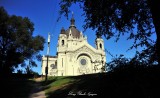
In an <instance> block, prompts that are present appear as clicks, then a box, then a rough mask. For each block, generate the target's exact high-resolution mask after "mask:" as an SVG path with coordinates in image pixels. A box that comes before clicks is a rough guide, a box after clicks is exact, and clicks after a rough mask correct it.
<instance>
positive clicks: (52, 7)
mask: <svg viewBox="0 0 160 98" xmlns="http://www.w3.org/2000/svg"><path fill="white" fill-rule="evenodd" d="M59 1H60V0H0V6H3V7H4V8H5V9H6V11H7V12H8V14H9V15H13V14H14V15H17V16H22V17H28V18H29V19H30V20H31V21H32V22H33V23H34V28H35V30H34V32H33V35H34V36H36V35H41V36H43V37H44V38H45V39H46V41H47V37H48V32H50V33H51V35H52V37H51V43H50V55H56V51H57V42H58V35H59V33H60V30H61V28H62V27H64V28H65V29H68V27H69V26H70V18H71V14H69V20H67V19H66V17H64V16H62V17H61V19H60V21H59V22H57V18H58V17H59V12H58V11H59V9H60V8H59V4H58V3H59ZM70 10H71V11H73V12H74V18H75V20H76V22H75V24H76V27H77V29H78V30H80V31H83V27H82V25H83V24H84V19H85V17H82V16H81V15H82V13H83V12H82V9H80V8H79V7H78V6H77V5H73V6H72V7H71V8H70ZM83 34H84V35H86V36H87V38H88V43H89V44H91V45H92V46H93V47H95V44H94V42H95V38H96V36H95V32H94V31H93V30H91V29H87V30H86V31H85V32H83ZM104 43H105V49H107V50H108V51H109V52H111V54H113V55H114V56H115V55H116V54H117V55H120V54H124V56H125V57H133V56H134V55H135V49H133V50H130V51H127V49H128V48H129V47H130V46H131V45H132V43H133V40H126V35H125V36H122V37H121V39H120V40H119V41H118V42H117V43H116V42H115V38H111V39H110V40H106V39H104ZM44 47H45V48H44V50H43V51H41V54H42V55H46V53H47V43H45V44H44ZM106 55H107V57H106V60H107V62H109V61H111V58H112V57H111V56H110V55H109V54H107V53H106ZM37 64H38V67H35V68H33V70H34V71H36V72H38V73H39V74H41V62H38V61H37Z"/></svg>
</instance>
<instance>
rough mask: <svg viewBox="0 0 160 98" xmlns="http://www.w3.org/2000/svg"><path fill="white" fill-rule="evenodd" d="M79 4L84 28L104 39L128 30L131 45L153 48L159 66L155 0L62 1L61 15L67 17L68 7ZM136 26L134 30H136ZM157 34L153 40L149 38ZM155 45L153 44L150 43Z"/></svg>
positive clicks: (158, 5) (159, 32) (159, 34)
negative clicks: (91, 30)
mask: <svg viewBox="0 0 160 98" xmlns="http://www.w3.org/2000/svg"><path fill="white" fill-rule="evenodd" d="M73 3H79V4H80V8H82V9H83V11H84V13H83V15H84V16H85V24H84V29H87V28H92V29H94V30H96V32H97V35H100V36H102V35H104V36H105V37H106V38H107V39H110V38H111V37H114V36H115V37H116V38H117V40H118V39H119V38H120V36H121V35H124V34H125V33H129V36H128V38H127V40H128V39H134V40H135V41H134V44H133V46H132V47H131V49H132V48H134V47H135V48H137V47H138V46H146V47H154V50H155V51H156V52H155V54H154V55H153V56H152V57H155V61H156V60H157V61H158V64H159V65H160V25H159V24H160V14H159V13H158V12H157V11H158V10H160V3H159V2H158V0H62V1H61V2H60V7H61V9H60V14H61V15H62V14H64V15H65V16H67V17H68V13H69V12H70V10H69V7H70V6H71V5H72V4H73ZM135 29H136V30H135ZM153 33H156V37H157V39H156V42H154V40H152V39H150V37H151V35H153ZM153 45H154V46H153Z"/></svg>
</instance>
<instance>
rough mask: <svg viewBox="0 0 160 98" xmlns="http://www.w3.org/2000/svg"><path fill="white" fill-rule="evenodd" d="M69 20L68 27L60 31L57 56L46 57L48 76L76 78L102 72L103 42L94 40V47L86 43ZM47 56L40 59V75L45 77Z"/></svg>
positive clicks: (104, 59)
mask: <svg viewBox="0 0 160 98" xmlns="http://www.w3.org/2000/svg"><path fill="white" fill-rule="evenodd" d="M74 23H75V20H74V18H73V17H72V18H71V25H70V27H69V28H68V29H67V30H65V29H64V28H62V29H61V33H60V35H59V38H58V45H57V56H49V57H48V75H49V76H76V75H82V74H92V73H99V72H102V71H103V70H102V67H103V66H104V65H105V63H106V55H105V51H104V41H103V39H102V38H101V37H97V38H96V39H95V43H96V47H95V48H94V47H92V46H91V45H89V43H88V42H87V37H85V36H84V35H83V33H82V32H80V31H79V30H77V29H76V26H75V24H74ZM46 65H47V56H43V57H42V75H45V69H46Z"/></svg>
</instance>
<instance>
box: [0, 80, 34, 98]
mask: <svg viewBox="0 0 160 98" xmlns="http://www.w3.org/2000/svg"><path fill="white" fill-rule="evenodd" d="M34 83H35V82H34V81H33V80H29V79H11V80H5V81H1V91H0V92H1V95H0V96H1V98H29V95H30V93H31V90H32V88H33V84H34ZM2 96H3V97H2Z"/></svg>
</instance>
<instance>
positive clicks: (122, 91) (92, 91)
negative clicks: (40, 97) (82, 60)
mask: <svg viewBox="0 0 160 98" xmlns="http://www.w3.org/2000/svg"><path fill="white" fill-rule="evenodd" d="M43 85H44V90H45V92H46V94H47V97H48V98H72V97H74V98H77V97H91V96H92V97H106V98H126V97H127V98H159V97H160V94H159V91H160V68H159V67H147V68H138V69H137V68H133V69H127V70H126V69H121V70H115V71H114V72H108V73H99V74H90V75H82V76H71V77H49V79H48V81H47V82H43Z"/></svg>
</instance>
